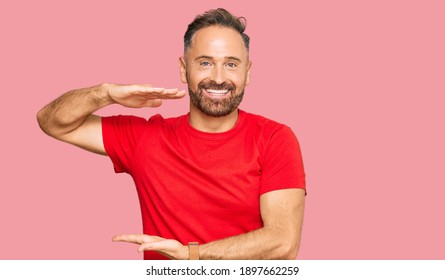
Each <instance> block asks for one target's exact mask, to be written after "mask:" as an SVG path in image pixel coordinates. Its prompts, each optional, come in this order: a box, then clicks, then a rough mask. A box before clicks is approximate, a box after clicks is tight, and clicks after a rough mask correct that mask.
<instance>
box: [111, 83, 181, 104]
mask: <svg viewBox="0 0 445 280" xmlns="http://www.w3.org/2000/svg"><path fill="white" fill-rule="evenodd" d="M109 95H110V98H111V99H113V101H114V102H116V103H118V104H120V105H122V106H125V107H129V108H142V107H158V106H160V105H161V104H162V100H163V99H178V98H182V97H184V96H185V91H184V90H181V91H179V90H178V89H165V88H156V87H153V86H152V85H149V84H141V85H115V84H113V85H109Z"/></svg>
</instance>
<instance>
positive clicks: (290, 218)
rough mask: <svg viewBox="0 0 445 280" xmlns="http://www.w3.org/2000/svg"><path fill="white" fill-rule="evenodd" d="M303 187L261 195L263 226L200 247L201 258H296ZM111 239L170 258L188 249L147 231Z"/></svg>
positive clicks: (186, 255)
mask: <svg viewBox="0 0 445 280" xmlns="http://www.w3.org/2000/svg"><path fill="white" fill-rule="evenodd" d="M305 194H306V192H305V190H304V189H283V190H276V191H271V192H267V193H265V194H263V195H261V197H260V211H261V217H262V219H263V225H264V226H263V227H262V228H260V229H257V230H253V231H250V232H247V233H244V234H240V235H236V236H232V237H228V238H225V239H221V240H217V241H213V242H209V243H206V244H202V245H200V246H199V258H200V259H203V260H215V259H216V260H218V259H219V260H223V259H224V260H234V259H243V260H245V259H253V260H258V259H267V260H270V259H291V260H292V259H295V258H296V257H297V254H298V249H299V247H300V238H301V228H302V224H303V214H304V200H305ZM113 241H120V242H122V241H123V242H131V243H135V244H139V245H140V246H139V248H138V251H139V252H142V251H146V250H147V251H157V252H158V253H160V254H163V255H165V256H167V257H169V258H171V259H179V260H187V259H189V254H190V252H189V248H188V247H187V245H184V244H181V243H180V242H179V241H177V240H174V239H165V238H162V237H159V236H153V235H146V234H121V235H116V236H114V237H113Z"/></svg>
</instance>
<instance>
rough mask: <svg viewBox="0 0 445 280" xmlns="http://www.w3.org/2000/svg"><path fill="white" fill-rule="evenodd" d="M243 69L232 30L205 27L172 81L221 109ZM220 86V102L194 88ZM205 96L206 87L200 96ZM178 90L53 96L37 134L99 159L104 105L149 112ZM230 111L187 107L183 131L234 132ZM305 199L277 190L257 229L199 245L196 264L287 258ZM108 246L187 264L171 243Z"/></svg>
mask: <svg viewBox="0 0 445 280" xmlns="http://www.w3.org/2000/svg"><path fill="white" fill-rule="evenodd" d="M251 65H252V64H251V62H250V60H249V57H248V51H247V50H246V48H245V46H244V43H243V41H242V39H241V36H240V35H239V34H238V33H237V32H236V31H234V30H232V29H228V28H224V27H218V26H212V27H207V28H203V29H201V30H199V31H197V32H196V33H195V36H194V37H193V39H192V44H191V46H190V48H189V49H188V51H187V52H186V53H185V54H184V56H183V57H181V58H180V59H179V68H180V78H181V80H182V81H183V82H184V83H188V87H189V94H190V95H192V94H198V95H199V94H202V100H203V102H204V103H205V106H207V109H208V110H209V111H210V112H212V111H213V110H214V111H218V110H220V109H221V106H220V104H221V102H214V101H215V100H219V101H221V100H228V99H230V98H232V97H235V96H240V95H241V94H242V93H243V91H244V88H245V86H246V85H247V84H248V83H249V76H250V69H251ZM201 82H203V83H207V84H209V83H210V84H213V85H215V84H216V85H221V84H222V83H224V82H226V83H229V84H231V85H234V86H235V88H236V89H235V90H232V91H230V92H228V93H227V94H225V95H223V96H222V95H212V94H211V93H209V92H208V91H207V89H205V88H204V89H202V88H201V89H200V88H199V84H200V83H201ZM208 90H209V91H211V88H210V89H208ZM185 94H186V92H185V91H184V90H178V89H165V88H158V87H153V86H152V85H149V84H143V85H116V84H107V83H104V84H101V85H98V86H93V87H90V88H85V89H77V90H72V91H69V92H67V93H65V94H64V95H62V96H60V97H59V98H57V99H56V100H54V101H53V102H51V103H50V104H48V105H47V106H45V107H44V108H42V109H41V110H40V111H39V112H38V114H37V119H38V122H39V125H40V127H41V128H42V130H43V131H44V132H45V133H47V134H48V135H50V136H52V137H54V138H56V139H59V140H61V141H64V142H67V143H70V144H73V145H76V146H79V147H81V148H83V149H85V150H88V151H91V152H94V153H98V154H102V155H106V151H105V149H104V146H103V140H102V127H101V117H100V116H97V115H94V114H93V113H94V112H95V111H97V110H98V109H100V108H102V107H105V106H108V105H110V104H120V105H122V106H125V107H130V108H143V107H157V106H160V105H161V104H162V101H163V100H165V99H179V98H183V97H184V96H185ZM237 120H238V110H236V109H235V110H233V111H230V112H228V113H227V114H226V115H224V116H219V117H216V116H212V115H211V114H209V112H207V113H205V112H203V111H201V110H200V109H199V107H198V106H196V104H194V103H193V102H191V103H190V119H189V121H190V124H191V125H192V126H193V127H194V128H196V129H198V130H201V131H205V132H224V131H227V130H230V129H231V128H233V127H234V125H235V124H236V122H237ZM304 199H305V192H304V190H301V189H284V190H277V191H272V192H268V193H265V194H263V195H261V197H260V212H261V217H262V220H263V224H264V226H263V227H262V228H260V229H257V230H254V231H251V232H247V233H245V234H241V235H237V236H232V237H229V238H225V239H222V240H217V241H213V242H210V243H207V244H201V245H200V246H199V247H200V248H199V252H200V259H295V258H296V256H297V253H298V249H299V244H300V236H301V227H302V223H303V212H304ZM112 240H113V241H120V242H132V243H135V244H139V247H138V251H140V252H142V251H144V250H153V251H157V252H159V253H161V254H163V255H165V256H168V257H169V258H172V259H188V258H189V251H188V247H187V246H186V245H183V244H181V243H180V242H178V241H176V240H172V239H164V238H162V237H159V236H149V235H144V234H121V235H117V236H115V237H113V239H112Z"/></svg>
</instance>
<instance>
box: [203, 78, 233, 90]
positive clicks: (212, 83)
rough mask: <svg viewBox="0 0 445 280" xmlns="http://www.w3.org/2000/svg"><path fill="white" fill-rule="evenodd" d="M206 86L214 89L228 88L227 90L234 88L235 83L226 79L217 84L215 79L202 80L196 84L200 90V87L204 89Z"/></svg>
mask: <svg viewBox="0 0 445 280" xmlns="http://www.w3.org/2000/svg"><path fill="white" fill-rule="evenodd" d="M206 88H211V89H216V90H228V91H235V90H236V86H235V84H234V83H232V82H230V81H226V82H223V83H221V84H217V83H216V82H215V81H211V80H204V81H201V82H200V83H199V84H198V89H200V90H202V89H206Z"/></svg>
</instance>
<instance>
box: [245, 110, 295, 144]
mask: <svg viewBox="0 0 445 280" xmlns="http://www.w3.org/2000/svg"><path fill="white" fill-rule="evenodd" d="M240 113H241V114H243V116H244V120H245V123H246V126H247V127H248V129H252V130H254V131H257V133H260V135H261V136H262V137H263V138H266V139H267V138H274V137H277V136H278V137H289V136H294V133H293V131H292V129H291V128H290V127H289V126H287V125H285V124H282V123H279V122H277V121H274V120H271V119H269V118H266V117H263V116H260V115H256V114H252V113H247V112H244V111H240Z"/></svg>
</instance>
